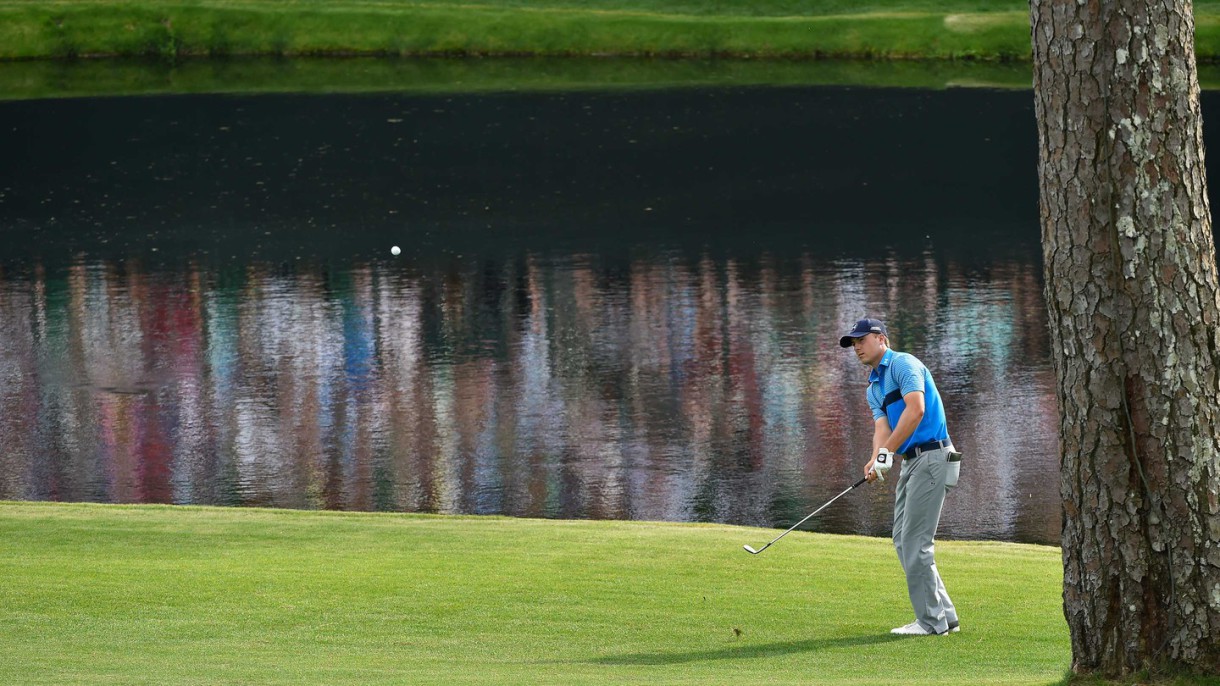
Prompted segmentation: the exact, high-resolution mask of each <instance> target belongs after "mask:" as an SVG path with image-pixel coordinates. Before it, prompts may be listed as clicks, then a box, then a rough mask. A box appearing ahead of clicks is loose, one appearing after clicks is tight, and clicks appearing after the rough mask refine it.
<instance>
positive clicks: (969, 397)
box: [0, 253, 1058, 541]
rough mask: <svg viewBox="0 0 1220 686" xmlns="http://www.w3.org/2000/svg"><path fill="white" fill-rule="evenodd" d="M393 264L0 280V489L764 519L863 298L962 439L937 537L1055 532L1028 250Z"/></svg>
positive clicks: (780, 499)
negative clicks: (931, 385) (927, 380)
mask: <svg viewBox="0 0 1220 686" xmlns="http://www.w3.org/2000/svg"><path fill="white" fill-rule="evenodd" d="M402 264H403V262H396V263H393V264H361V265H355V266H351V267H344V268H340V269H336V268H334V267H329V266H322V265H313V266H292V267H283V266H276V265H251V266H248V267H247V268H245V269H228V268H215V267H207V266H202V265H188V266H185V267H183V268H180V269H175V270H162V269H157V270H151V269H145V268H144V267H142V266H141V265H140V264H139V263H138V262H134V261H132V262H126V263H121V264H120V263H87V262H86V263H79V264H77V265H75V266H73V267H71V268H70V269H68V270H67V271H66V272H64V273H56V274H47V273H44V272H43V271H41V270H30V271H29V272H9V273H0V379H2V380H3V384H2V386H0V444H2V445H3V446H4V448H3V453H2V457H0V460H2V462H0V498H26V499H63V500H103V501H115V502H177V503H214V504H230V505H266V506H275V507H294V508H334V509H362V510H408V511H424V512H472V513H504V514H510V515H518V516H543V517H597V518H624V517H626V518H637V519H663V520H700V521H727V522H741V523H757V524H784V525H786V524H787V523H788V522H791V521H794V520H795V519H797V518H799V517H800V516H803V514H805V513H806V512H807V511H808V510H809V509H810V507H811V505H816V504H817V503H819V502H821V501H823V500H825V499H826V498H827V497H829V496H830V495H833V494H834V493H837V492H838V491H839V490H841V488H842V487H843V486H844V485H845V484H848V483H850V482H851V481H853V480H854V479H855V478H856V476H857V473H858V471H859V469H860V465H861V464H862V461H863V459H864V458H865V457H866V456H867V451H868V447H869V446H868V441H869V437H870V430H869V424H870V423H869V418H868V415H867V410H866V408H865V406H864V400H863V384H864V378H865V373H864V370H863V369H861V368H859V367H858V366H857V365H855V364H854V363H853V362H852V361H851V359H850V356H848V355H847V354H845V353H844V352H843V351H842V350H840V349H839V348H838V347H837V344H836V340H837V337H838V335H839V332H840V329H842V327H843V326H844V325H845V324H846V323H850V322H852V321H854V320H855V319H856V318H858V317H859V316H861V315H862V314H864V313H865V312H870V313H875V314H878V315H880V316H884V317H887V318H888V319H889V320H890V323H891V328H892V329H894V330H895V333H896V335H895V338H896V343H897V345H898V347H900V348H902V349H909V350H911V351H913V352H916V353H917V354H919V355H920V357H921V358H923V359H924V360H925V362H927V364H928V366H929V367H930V368H931V369H932V370H933V373H934V374H935V376H936V378H937V381H938V383H939V385H940V387H941V389H942V391H943V392H944V393H945V395H946V397H947V398H948V399H949V413H950V422H951V427H952V428H953V430H954V438H955V439H956V440H957V442H958V443H959V445H960V446H961V447H963V448H965V449H966V450H967V452H968V453H971V454H972V455H971V457H972V458H973V459H971V460H970V462H969V463H968V468H967V471H966V475H965V476H964V478H963V482H962V486H961V487H960V488H959V489H958V491H956V492H955V493H954V494H953V495H952V496H951V497H950V501H949V508H948V509H947V511H946V515H945V520H944V524H943V525H942V531H943V532H945V533H947V534H948V535H961V536H985V537H1004V538H1017V539H1022V540H1043V541H1048V540H1053V539H1054V537H1055V536H1057V531H1058V504H1057V502H1058V501H1057V498H1058V494H1057V486H1056V483H1057V482H1055V480H1053V479H1048V478H1046V474H1047V473H1048V471H1051V470H1054V469H1055V466H1056V457H1055V456H1056V454H1057V452H1056V451H1057V442H1056V437H1055V435H1054V431H1055V429H1054V417H1055V407H1054V398H1053V391H1052V390H1051V389H1052V386H1051V384H1050V379H1049V373H1050V370H1049V367H1048V362H1047V358H1048V354H1047V350H1046V346H1047V342H1046V333H1045V324H1044V318H1045V315H1044V314H1043V311H1044V310H1043V305H1042V295H1041V285H1040V282H1039V277H1038V269H1039V268H1038V266H1037V265H1029V264H1022V263H1017V262H1005V263H992V264H988V265H985V266H983V267H979V266H973V265H967V264H964V263H960V262H954V261H947V260H938V259H936V258H935V257H934V256H933V255H932V254H930V253H929V254H926V255H923V256H919V257H916V258H913V259H912V258H899V257H892V258H882V259H876V260H855V261H852V260H838V261H833V260H823V259H817V258H814V257H811V256H809V255H805V256H778V255H770V256H767V255H764V256H761V257H758V258H755V259H750V260H744V259H730V260H719V259H714V258H713V257H711V256H700V257H696V258H691V257H687V256H685V255H680V254H649V255H639V256H635V257H633V258H629V259H628V258H624V259H614V258H608V257H598V256H592V255H566V256H560V257H547V256H541V255H531V256H526V257H522V258H520V259H510V260H501V261H490V262H474V261H468V262H460V261H459V262H454V263H452V264H449V265H443V266H437V265H423V264H419V265H412V266H407V267H403V266H402ZM888 508H889V497H888V495H887V494H886V493H884V492H883V491H881V490H880V489H874V490H870V491H868V492H866V493H863V494H862V495H860V497H853V498H852V499H849V500H845V501H843V503H842V506H841V507H840V506H838V505H836V509H835V511H834V512H828V516H827V518H826V519H824V520H820V521H819V522H816V523H811V525H812V526H813V528H825V529H829V530H840V531H843V530H845V531H858V532H864V533H884V531H885V527H886V526H887V524H888V521H889V517H888Z"/></svg>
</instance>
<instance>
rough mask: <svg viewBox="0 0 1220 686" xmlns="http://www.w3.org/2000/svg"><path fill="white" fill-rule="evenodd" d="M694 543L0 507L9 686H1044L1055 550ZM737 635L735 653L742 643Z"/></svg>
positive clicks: (731, 537)
mask: <svg viewBox="0 0 1220 686" xmlns="http://www.w3.org/2000/svg"><path fill="white" fill-rule="evenodd" d="M775 533H776V532H775V531H772V530H764V529H748V528H738V527H730V526H713V525H680V524H657V523H641V522H588V521H581V522H571V521H543V520H519V519H505V518H476V517H436V516H418V515H385V514H381V515H378V514H343V513H332V512H291V511H268V510H249V509H212V508H180V507H179V508H170V507H157V506H135V507H128V506H103V505H55V504H39V503H0V579H3V580H4V581H3V583H2V584H0V652H2V655H0V657H2V658H3V659H0V683H4V684H74V683H87V684H99V683H122V684H159V685H164V684H203V683H241V684H377V683H399V684H402V683H413V684H442V683H443V684H538V683H556V684H559V683H562V684H624V683H640V684H643V683H648V684H657V683H666V684H675V683H689V684H727V683H732V684H785V683H791V684H798V683H799V684H814V683H824V684H901V685H903V686H910V685H912V684H918V683H924V682H921V681H920V679H919V675H929V676H931V675H936V677H937V678H936V683H938V684H989V683H990V684H1049V683H1055V682H1058V681H1059V680H1060V679H1062V677H1063V675H1064V673H1065V671H1066V669H1067V666H1068V663H1069V660H1070V651H1069V646H1068V637H1067V628H1066V625H1065V623H1064V620H1063V615H1062V611H1061V608H1060V589H1061V583H1062V573H1061V565H1060V559H1059V551H1058V550H1057V549H1056V548H1051V547H1039V546H1027V545H1013V544H1001V543H969V542H941V543H940V544H939V545H938V548H937V559H938V562H939V563H940V566H941V571H942V573H943V575H944V577H945V581H946V583H947V584H948V585H949V588H950V589H951V590H952V592H953V594H954V599H955V601H956V602H957V604H958V606H959V608H960V610H961V614H962V622H963V623H962V631H961V633H958V634H954V635H951V636H947V637H929V638H913V639H912V638H908V639H897V638H896V637H892V636H890V635H889V634H888V629H889V628H890V627H892V626H895V625H897V624H902V623H905V622H907V621H909V617H908V614H909V608H908V606H907V599H906V589H905V585H904V583H903V581H902V577H901V572H900V570H899V568H898V564H897V562H896V561H895V559H894V554H893V550H892V549H891V547H890V545H889V542H888V541H886V540H883V539H871V538H859V537H847V536H828V535H815V534H810V533H803V532H797V533H793V534H792V535H790V536H788V537H787V538H785V539H784V540H783V541H781V542H780V543H779V544H777V545H776V546H775V547H774V548H771V549H770V550H768V551H766V552H765V553H763V554H762V555H759V556H757V557H755V556H751V555H748V554H746V553H745V552H744V551H742V549H741V546H742V544H743V543H750V544H752V545H756V546H757V545H759V544H761V543H764V542H765V541H767V540H770V539H771V538H772V537H774V535H775ZM738 631H740V634H738Z"/></svg>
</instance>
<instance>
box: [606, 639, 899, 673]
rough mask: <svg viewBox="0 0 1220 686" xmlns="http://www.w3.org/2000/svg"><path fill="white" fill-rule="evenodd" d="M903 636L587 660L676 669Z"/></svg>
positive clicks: (827, 640)
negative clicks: (700, 663)
mask: <svg viewBox="0 0 1220 686" xmlns="http://www.w3.org/2000/svg"><path fill="white" fill-rule="evenodd" d="M901 640H903V638H902V637H901V636H888V635H886V636H877V635H873V634H870V635H868V636H846V637H842V638H811V639H808V640H805V641H783V642H779V643H762V644H758V645H751V644H749V643H746V642H744V641H743V642H740V643H736V644H734V645H732V646H730V647H726V648H720V649H716V650H695V651H692V652H687V653H628V654H626V655H611V656H607V657H600V658H597V659H594V660H588V661H587V662H591V663H594V664H600V665H612V666H624V665H677V664H685V663H688V662H704V661H708V660H753V659H759V658H768V657H779V656H781V655H792V654H794V653H809V652H815V651H819V650H827V649H833V648H850V647H852V646H866V645H878V644H881V643H889V642H891V641H901Z"/></svg>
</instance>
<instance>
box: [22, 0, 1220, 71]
mask: <svg viewBox="0 0 1220 686" xmlns="http://www.w3.org/2000/svg"><path fill="white" fill-rule="evenodd" d="M1218 10H1220V1H1211V0H1209V1H1203V2H1196V3H1195V12H1196V17H1197V23H1198V34H1197V43H1198V51H1199V55H1200V57H1201V58H1206V59H1214V58H1216V57H1217V56H1218V55H1220V19H1218V17H1220V12H1218ZM253 54H264V55H266V54H270V55H314V54H379V55H438V54H440V55H449V54H480V55H526V54H528V55H670V56H678V55H682V56H707V55H723V56H736V57H744V56H755V57H810V56H815V55H816V56H838V57H895V58H912V57H915V58H980V59H1028V58H1029V55H1030V41H1029V10H1028V5H1027V3H1026V2H1024V1H1022V0H939V1H932V0H863V1H862V2H849V1H848V0H706V1H700V2H695V1H693V0H672V1H671V0H478V1H477V2H460V1H455V0H435V1H428V2H417V1H414V0H376V1H371V0H333V1H331V0H326V1H323V0H312V1H311V0H295V1H294V0H64V1H60V2H45V1H44V0H0V59H14V58H17V59H20V58H42V57H71V56H89V55H106V56H114V55H161V56H186V55H208V56H217V55H253Z"/></svg>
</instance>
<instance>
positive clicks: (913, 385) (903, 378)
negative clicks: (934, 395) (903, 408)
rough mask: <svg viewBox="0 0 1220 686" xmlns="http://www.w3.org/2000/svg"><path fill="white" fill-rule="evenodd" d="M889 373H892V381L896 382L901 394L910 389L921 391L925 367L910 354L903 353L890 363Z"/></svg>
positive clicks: (925, 371) (908, 391)
mask: <svg viewBox="0 0 1220 686" xmlns="http://www.w3.org/2000/svg"><path fill="white" fill-rule="evenodd" d="M890 374H893V375H894V381H895V382H897V384H898V390H899V391H901V392H902V394H903V395H906V394H907V393H911V392H912V391H919V392H920V393H922V392H923V390H924V377H925V375H926V374H927V368H926V367H924V366H923V363H922V362H920V361H919V360H917V359H915V358H914V357H912V356H911V355H903V356H901V357H899V358H897V359H895V360H894V361H893V362H892V363H890Z"/></svg>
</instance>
